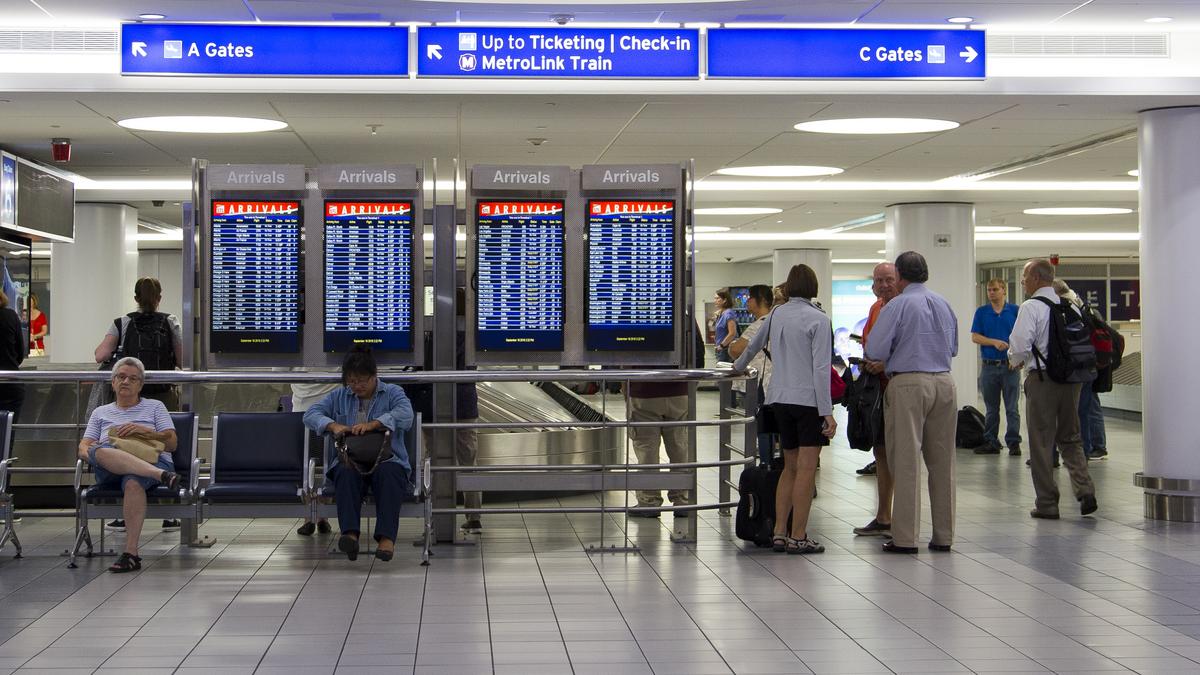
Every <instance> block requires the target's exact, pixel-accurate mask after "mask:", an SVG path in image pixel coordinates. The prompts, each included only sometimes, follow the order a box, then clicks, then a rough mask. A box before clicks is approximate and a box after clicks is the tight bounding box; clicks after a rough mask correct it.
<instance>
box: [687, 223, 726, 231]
mask: <svg viewBox="0 0 1200 675" xmlns="http://www.w3.org/2000/svg"><path fill="white" fill-rule="evenodd" d="M692 231H694V232H728V231H729V228H728V227H722V226H720V225H697V226H696V227H693V228H692Z"/></svg>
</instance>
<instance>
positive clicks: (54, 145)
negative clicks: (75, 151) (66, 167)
mask: <svg viewBox="0 0 1200 675" xmlns="http://www.w3.org/2000/svg"><path fill="white" fill-rule="evenodd" d="M50 152H51V154H53V155H54V161H56V162H61V163H64V164H65V163H66V162H69V161H71V139H69V138H54V139H51V140H50Z"/></svg>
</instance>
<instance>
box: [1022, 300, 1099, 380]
mask: <svg viewBox="0 0 1200 675" xmlns="http://www.w3.org/2000/svg"><path fill="white" fill-rule="evenodd" d="M1034 299H1035V300H1041V301H1042V302H1043V303H1045V304H1046V306H1047V307H1049V308H1050V326H1049V329H1050V334H1049V336H1048V337H1049V339H1048V341H1047V345H1046V352H1047V353H1046V354H1042V353H1041V352H1040V351H1039V350H1038V348H1037V347H1034V348H1033V358H1034V359H1035V360H1036V361H1037V362H1038V363H1041V364H1042V368H1043V371H1042V372H1044V373H1045V374H1046V375H1049V376H1050V379H1051V380H1053V381H1054V382H1058V383H1059V384H1075V383H1082V382H1091V381H1092V380H1094V379H1096V347H1095V346H1094V345H1093V344H1092V330H1093V329H1092V324H1091V322H1089V321H1088V320H1087V318H1086V317H1084V316H1083V314H1081V313H1080V312H1077V311H1075V308H1074V307H1072V306H1071V303H1070V302H1068V301H1066V300H1060V301H1059V302H1058V303H1057V304H1056V303H1054V302H1052V301H1050V300H1049V299H1048V298H1043V297H1039V296H1035V297H1034Z"/></svg>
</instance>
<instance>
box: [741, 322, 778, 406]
mask: <svg viewBox="0 0 1200 675" xmlns="http://www.w3.org/2000/svg"><path fill="white" fill-rule="evenodd" d="M766 323H767V315H766V314H763V315H762V316H760V317H759V318H757V319H755V320H754V322H753V323H751V324H750V325H749V326H746V330H744V331H742V335H741V337H739V338H738V339H739V340H741V339H744V340H746V343H747V346H748V345H749V343H750V340H751V339H752V338H753V337H754V335H755V334H756V333H758V331H759V330H760V329H761V328H762V327H763V326H764V325H765V324H766ZM750 367H751V368H754V369H755V370H757V371H758V379H759V380H760V381H761V382H762V388H763V391H766V390H767V384H769V383H770V382H771V362H770V361H769V360H768V359H767V355H766V354H765V353H763V352H759V353H758V356H755V357H754V358H752V359H750ZM733 388H734V390H735V391H741V392H744V391H746V380H736V381H734V383H733Z"/></svg>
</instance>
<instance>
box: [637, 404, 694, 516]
mask: <svg viewBox="0 0 1200 675" xmlns="http://www.w3.org/2000/svg"><path fill="white" fill-rule="evenodd" d="M687 412H688V397H687V396H686V395H685V396H660V397H656V398H637V397H634V396H631V397H629V421H630V422H675V421H680V420H685V419H687ZM660 439H661V441H662V442H663V443H665V444H666V446H667V461H668V462H670V463H672V464H679V463H681V462H686V461H688V447H687V442H688V430H687V427H630V428H629V440H630V441H632V443H633V452H634V454H636V455H637V459H638V464H658V463H659V460H658V448H659V441H660ZM667 498H668V499H670V500H671V503H672V504H674V505H675V506H683V505H684V504H690V503H691V502H690V501H688V491H687V490H671V491H669V492H668V493H667ZM662 503H663V500H662V492H660V491H658V490H639V491H638V493H637V504H638V506H662Z"/></svg>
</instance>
